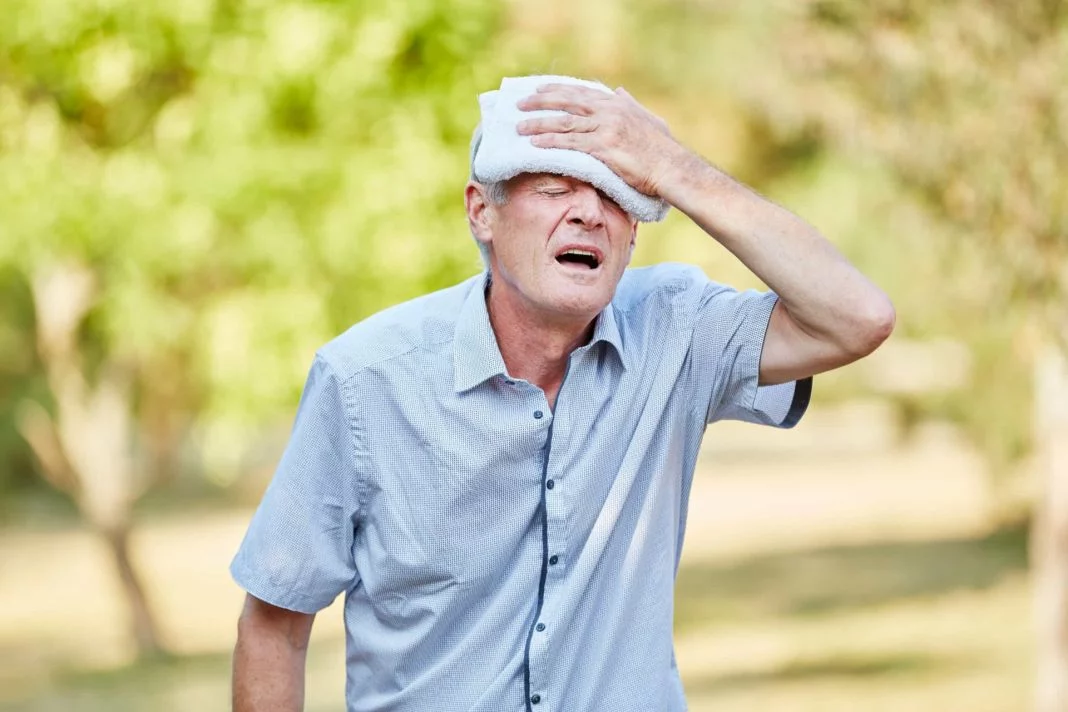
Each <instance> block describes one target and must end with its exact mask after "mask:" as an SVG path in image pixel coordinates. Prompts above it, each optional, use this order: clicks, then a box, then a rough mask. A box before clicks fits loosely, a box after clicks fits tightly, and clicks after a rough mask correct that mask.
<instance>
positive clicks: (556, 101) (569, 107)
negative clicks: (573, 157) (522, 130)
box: [516, 84, 614, 116]
mask: <svg viewBox="0 0 1068 712" xmlns="http://www.w3.org/2000/svg"><path fill="white" fill-rule="evenodd" d="M613 98H614V97H613V96H612V95H611V94H605V93H604V92H603V91H598V90H596V89H590V88H589V87H576V86H570V85H567V84H542V85H541V86H539V87H538V90H537V92H536V93H534V94H531V95H530V96H528V97H525V98H523V99H520V100H519V101H518V102H517V103H516V106H517V107H518V108H519V109H520V110H521V111H536V110H538V109H556V110H558V111H566V112H568V113H569V114H576V115H578V116H590V115H592V114H593V112H594V110H595V108H596V107H595V105H596V104H597V103H598V102H599V101H603V100H605V99H613Z"/></svg>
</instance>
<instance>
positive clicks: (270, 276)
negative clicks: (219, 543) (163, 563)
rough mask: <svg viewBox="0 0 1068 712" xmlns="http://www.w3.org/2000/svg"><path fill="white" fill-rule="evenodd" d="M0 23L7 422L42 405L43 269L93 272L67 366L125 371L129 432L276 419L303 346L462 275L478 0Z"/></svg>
mask: <svg viewBox="0 0 1068 712" xmlns="http://www.w3.org/2000/svg"><path fill="white" fill-rule="evenodd" d="M4 14H5V16H6V17H8V18H16V21H14V22H10V21H8V22H3V23H0V216H2V217H0V274H2V275H3V280H2V281H3V285H2V287H3V293H4V295H5V307H7V309H8V310H10V311H12V312H13V314H12V315H11V318H10V319H8V318H6V317H7V315H5V319H4V322H3V326H2V328H0V350H2V351H0V363H2V364H4V366H3V369H2V373H0V380H2V385H0V389H2V390H0V393H2V394H3V397H4V398H3V401H4V409H3V413H0V417H2V418H3V419H4V422H5V423H6V424H7V425H10V424H11V423H12V420H13V417H14V416H13V412H14V408H15V407H16V405H17V403H18V401H19V400H21V399H22V398H23V397H25V396H27V395H28V394H31V393H32V394H33V395H35V396H37V397H40V396H41V395H43V393H42V391H43V388H42V387H41V376H40V374H41V367H40V364H39V363H37V361H36V359H35V358H34V357H33V356H32V353H33V345H34V327H33V317H32V314H33V309H32V303H31V302H30V300H29V299H28V296H27V295H28V294H29V285H30V283H31V282H32V280H33V278H34V275H36V274H39V273H41V272H42V271H43V270H47V269H49V267H50V266H51V265H55V264H65V263H77V264H83V265H86V266H88V267H89V268H90V269H91V270H92V273H93V276H94V278H95V285H96V289H95V297H94V301H93V306H92V308H91V310H90V311H89V313H88V315H87V317H86V319H85V321H84V323H83V324H82V326H81V328H80V330H79V344H78V347H79V351H80V354H81V357H82V360H83V362H84V364H85V369H86V372H87V374H88V376H89V377H90V380H91V379H92V374H93V373H95V372H96V371H97V369H99V368H101V367H103V366H104V365H107V366H109V367H116V366H117V367H119V368H121V369H122V370H124V371H126V372H128V373H129V374H131V375H132V376H133V378H134V381H135V391H134V399H135V400H134V402H133V403H131V407H132V408H134V409H135V410H136V411H137V412H138V413H139V414H140V416H139V417H140V419H141V424H142V426H143V428H142V429H143V430H145V432H144V433H142V435H145V436H146V437H147V436H151V435H152V434H153V433H154V434H155V436H159V437H163V438H165V439H166V438H175V437H178V436H179V435H180V434H181V432H182V431H183V429H185V428H188V427H189V426H190V424H191V422H192V416H193V415H198V416H202V417H201V418H200V424H201V427H207V428H209V429H210V428H211V427H215V426H214V425H213V424H216V425H218V427H221V428H223V429H224V430H226V432H230V431H232V430H233V429H234V423H239V424H254V423H258V422H263V421H265V420H270V419H271V418H272V417H278V416H282V415H284V414H287V413H288V412H289V411H290V410H291V408H292V404H293V402H294V401H295V399H296V396H297V395H298V394H299V388H300V385H301V383H302V381H303V378H304V375H305V373H306V369H307V367H308V364H309V363H310V360H311V356H312V352H313V350H314V349H315V348H316V347H317V346H318V345H319V344H321V343H322V342H323V341H325V340H326V339H328V338H330V337H331V336H333V335H334V334H337V333H339V332H340V331H342V330H343V329H344V328H346V327H347V326H348V325H349V324H351V323H353V322H355V321H357V320H359V319H360V318H362V317H363V316H366V315H367V314H368V313H371V312H373V311H375V310H377V309H380V308H382V307H384V306H386V305H388V304H391V303H394V302H396V301H399V300H401V299H404V298H407V297H410V296H414V295H415V294H418V293H421V292H425V291H429V290H431V289H435V288H439V287H442V286H445V285H446V284H450V283H453V282H455V281H457V280H458V279H461V278H463V277H465V276H467V275H469V274H472V273H474V272H475V271H477V270H478V269H479V268H480V263H479V260H478V254H477V250H475V248H474V245H473V243H472V242H471V241H470V237H469V236H467V234H466V226H465V222H464V219H463V213H462V200H461V195H462V189H463V184H464V181H465V179H466V175H467V170H466V167H467V159H466V154H467V151H466V146H467V142H468V139H469V136H470V130H471V128H472V127H473V125H474V123H475V121H476V119H477V102H476V101H475V97H476V96H477V93H478V92H479V91H483V90H485V89H486V88H488V87H490V86H491V85H492V84H494V83H495V82H496V81H498V80H499V77H500V75H501V73H502V72H503V71H507V69H508V66H509V61H510V59H509V57H510V54H509V52H508V48H507V47H504V46H502V45H501V43H500V27H501V23H502V16H501V10H500V9H499V7H498V5H497V4H495V3H488V2H479V1H477V0H446V1H444V2H429V1H424V0H407V1H405V2H389V3H344V2H293V3H267V2H257V1H256V0H248V1H239V0H191V1H190V2H181V3H171V2H163V1H162V0H149V1H148V2H142V1H140V0H138V1H136V2H134V1H133V0H128V1H127V0H112V1H110V2H104V3H66V2H59V1H58V0H52V1H47V2H38V1H36V0H34V1H33V2H30V1H29V0H12V1H11V2H7V3H5V7H4ZM11 295H14V296H13V297H12V299H13V301H8V299H7V297H9V296H11ZM33 383H36V384H37V385H36V386H34V385H29V386H27V385H26V384H33ZM16 384H18V385H17V386H16ZM46 402H47V399H46ZM160 414H169V415H160ZM153 418H155V421H154V422H155V424H156V425H157V426H159V427H153V426H152V423H149V422H148V421H151V420H152V419H153ZM163 421H168V422H166V423H164V422H163ZM227 423H228V425H227ZM7 425H5V427H4V432H5V440H4V447H5V448H9V447H13V443H14V442H15V439H14V438H13V437H12V438H7V435H6V433H13V428H9V427H7ZM227 428H228V430H227ZM9 440H10V442H8V441H9ZM238 446H239V445H238V444H237V443H235V444H234V447H238ZM18 447H21V446H18ZM19 451H20V452H24V451H22V450H19ZM7 452H12V451H11V450H7ZM20 457H21V456H20ZM4 459H5V460H7V461H8V462H9V463H11V460H10V459H9V458H7V457H6V456H5V457H4Z"/></svg>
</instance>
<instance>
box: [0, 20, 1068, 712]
mask: <svg viewBox="0 0 1068 712" xmlns="http://www.w3.org/2000/svg"><path fill="white" fill-rule="evenodd" d="M532 73H556V74H568V75H574V76H582V77H589V78H594V79H598V80H600V81H603V82H604V83H605V84H607V85H609V86H612V87H617V86H623V87H625V88H626V89H627V90H628V91H629V92H630V93H631V94H632V95H633V96H634V97H636V98H637V99H638V100H639V101H641V102H642V103H643V104H644V105H645V106H647V107H648V108H649V109H650V110H651V111H653V112H655V113H656V114H657V115H659V116H660V117H662V118H663V119H664V120H665V121H666V122H667V124H668V125H669V127H670V129H671V132H672V134H673V135H674V136H675V137H676V138H677V139H679V140H680V141H681V142H683V143H685V144H686V145H688V146H690V147H691V148H693V149H695V150H696V151H698V152H699V153H701V154H702V155H703V156H705V157H706V158H707V159H708V160H709V161H710V162H712V163H714V164H716V165H717V166H719V167H721V168H722V169H723V170H725V171H727V172H728V173H730V174H731V175H733V176H735V177H736V178H737V179H739V180H741V181H744V182H745V183H747V184H748V185H750V186H752V187H753V188H754V189H756V190H757V191H759V192H760V193H761V194H763V195H765V196H768V197H769V198H771V199H772V200H774V201H776V202H778V203H780V204H782V205H784V206H786V207H788V208H790V209H791V210H792V211H794V212H796V213H797V214H799V215H801V216H802V217H804V218H805V219H806V220H807V221H809V222H810V223H812V224H813V225H815V226H816V227H818V228H819V230H820V231H821V232H822V233H823V234H825V235H826V236H828V237H829V238H830V239H831V240H832V241H833V242H834V243H835V244H836V245H837V246H838V247H839V249H840V250H841V251H842V252H843V253H844V254H846V255H847V256H848V258H849V259H850V260H852V261H853V262H854V263H855V264H856V265H857V266H858V267H859V268H860V269H861V270H862V271H863V272H864V273H865V274H867V275H869V276H870V277H871V278H872V280H873V281H875V282H876V283H878V284H879V285H880V286H881V287H882V288H883V289H884V290H885V291H886V292H887V293H888V294H889V295H890V297H891V298H892V300H893V303H894V306H895V308H896V312H897V325H896V329H895V330H894V333H893V336H892V337H891V338H890V339H889V340H888V341H887V342H886V343H885V344H884V345H883V347H882V348H880V349H879V350H878V351H877V352H876V353H875V354H873V355H872V356H871V357H869V358H867V359H864V360H862V361H859V362H857V363H856V364H853V365H851V366H847V367H845V368H842V369H840V370H838V371H835V372H833V373H830V374H827V375H824V376H817V377H816V379H815V385H814V388H813V402H812V405H811V407H810V409H809V412H808V413H807V414H806V416H805V418H804V419H803V420H802V421H801V423H800V424H799V425H798V426H797V427H796V428H795V429H792V430H785V431H783V430H775V429H772V428H758V427H755V426H752V425H746V424H740V423H718V424H715V425H713V426H711V427H710V428H709V429H708V431H707V435H706V438H705V440H704V442H703V445H702V449H701V452H700V455H699V458H698V470H697V475H696V477H695V480H694V485H693V491H692V493H691V498H690V508H689V518H688V521H687V530H686V539H685V545H684V549H683V553H682V559H681V564H680V566H679V570H678V575H677V585H676V597H675V609H674V621H675V624H674V625H675V652H676V658H677V662H678V666H679V669H680V671H681V674H682V679H683V683H684V687H685V689H686V694H687V698H688V700H689V705H690V709H692V710H694V712H701V711H704V710H715V711H717V712H731V711H742V710H745V711H747V712H748V711H752V710H761V711H769V712H777V711H782V712H806V711H809V710H813V711H815V710H818V711H821V712H824V711H835V710H841V711H853V710H860V709H863V710H873V711H894V712H900V711H906V710H907V711H909V712H913V711H915V712H921V711H925V710H936V711H938V712H944V711H945V710H968V711H969V712H1012V711H1018V710H1036V711H1037V712H1055V711H1063V710H1068V366H1066V363H1068V360H1066V354H1068V177H1066V176H1068V170H1066V169H1065V167H1066V166H1068V4H1065V3H1062V2H1056V1H1053V2H1050V1H1048V0H1019V1H1018V2H1011V3H1010V2H1001V1H999V0H945V1H938V2H917V1H912V0H872V1H871V2H850V1H849V0H790V1H787V0H753V1H752V2H745V3H742V2H726V1H721V0H587V1H586V2H581V3H580V2H565V1H563V0H541V1H540V2H520V1H519V0H508V1H505V2H495V1H493V0H391V1H380V2H365V1H363V0H357V1H355V2H328V1H326V0H321V1H309V2H283V1H281V0H278V1H276V0H184V1H182V2H163V1H162V0H80V1H71V0H6V1H5V2H4V3H3V6H2V8H0V709H2V710H8V711H11V712H15V711H19V712H31V711H32V712H51V711H56V712H59V711H63V712H67V711H73V710H77V711H79V712H98V711H99V712H103V711H104V710H107V711H108V712H125V711H126V710H130V711H133V710H138V711H141V710H151V711H153V712H156V711H159V712H169V711H174V712H178V711H179V710H181V711H187V710H197V711H198V712H215V711H221V710H228V709H230V672H231V654H232V650H233V646H234V641H235V635H236V625H237V619H238V615H239V612H240V610H241V605H242V602H243V600H244V592H243V591H242V590H241V589H240V588H239V587H238V586H237V585H236V584H235V583H234V582H233V581H232V580H231V578H230V575H229V573H228V565H229V563H230V560H231V559H232V557H233V556H234V553H235V551H236V550H237V547H238V545H239V543H240V541H241V538H242V536H243V534H244V532H245V529H246V527H247V526H248V522H249V519H250V517H251V515H252V512H253V510H254V508H255V507H256V505H257V503H258V502H259V501H260V497H261V496H262V494H263V492H264V489H265V487H266V486H267V483H268V482H269V481H270V478H271V476H272V473H273V471H274V468H275V465H276V464H277V462H278V459H279V457H280V454H281V452H282V449H283V448H284V446H285V443H286V440H287V437H288V434H289V429H290V426H291V423H292V418H293V414H294V411H295V408H296V406H297V402H298V400H299V398H300V394H301V387H302V385H303V383H304V379H305V377H306V376H307V373H308V367H309V365H310V363H311V361H312V358H313V355H314V353H315V351H316V349H317V348H318V347H319V346H320V345H322V344H323V343H325V342H326V341H328V340H330V339H331V338H333V337H334V336H335V335H337V334H339V333H341V332H342V331H344V330H345V329H346V328H348V327H349V326H350V325H351V324H353V323H356V322H358V321H360V320H362V319H364V318H365V317H367V316H369V315H371V314H373V313H375V312H377V311H379V310H381V309H383V308H385V307H387V306H390V305H392V304H395V303H398V302H401V301H404V300H407V299H411V298H413V297H416V296H418V295H421V294H425V293H427V292H431V291H434V290H437V289H440V288H444V287H447V286H450V285H453V284H456V283H458V282H460V281H461V280H464V279H466V278H468V277H470V276H472V275H474V274H477V273H478V272H479V271H480V270H481V269H482V263H481V261H480V258H479V254H478V250H477V249H476V246H475V244H474V243H473V241H472V239H471V236H470V234H469V232H468V226H467V222H466V219H465V215H464V207H463V190H464V185H465V183H466V181H467V178H468V170H469V164H468V160H469V159H468V143H469V141H470V137H471V131H472V129H473V127H474V126H475V124H476V122H477V121H478V115H479V114H478V102H477V97H478V94H479V93H480V92H483V91H487V90H490V89H494V88H496V87H497V85H498V84H499V83H500V80H501V78H502V77H506V76H513V75H518V74H532ZM664 261H674V262H687V263H691V264H695V265H698V266H700V267H701V268H702V269H703V270H704V271H705V272H706V273H707V274H708V275H709V276H710V277H711V278H712V279H714V280H716V281H719V282H724V283H727V284H731V285H734V286H736V287H738V288H748V287H757V288H759V287H761V286H762V285H761V284H760V283H759V282H758V281H757V279H756V278H755V277H754V276H753V275H752V274H750V273H749V271H748V270H747V269H746V268H745V267H744V266H743V265H741V264H740V263H739V262H738V261H737V260H736V259H735V258H734V257H733V256H732V255H731V254H729V253H728V252H727V251H726V250H725V249H724V248H723V247H721V246H720V245H719V244H718V243H717V242H716V241H715V240H714V239H712V238H710V237H709V236H707V235H705V234H704V233H702V232H701V231H700V230H699V229H698V228H697V227H696V226H695V225H694V224H693V223H692V222H690V221H689V220H688V219H687V218H686V217H685V216H683V215H681V214H680V213H679V211H677V210H675V211H672V212H671V213H670V214H669V216H668V218H667V219H666V220H665V221H664V222H661V223H653V224H648V225H642V226H641V228H640V229H639V236H638V241H637V249H636V252H635V256H634V260H633V264H634V265H636V266H640V265H648V264H652V263H657V262H664ZM344 641H345V637H344V630H343V625H342V618H341V601H340V599H339V600H338V601H336V602H335V604H334V605H333V606H331V607H330V608H328V609H326V610H325V611H323V612H321V613H320V614H319V615H318V617H317V620H316V624H315V628H314V631H313V634H312V642H311V646H310V649H309V652H308V678H307V686H306V700H307V701H306V709H308V710H309V711H313V712H325V711H326V710H341V709H344V706H345V702H344V685H345V660H344Z"/></svg>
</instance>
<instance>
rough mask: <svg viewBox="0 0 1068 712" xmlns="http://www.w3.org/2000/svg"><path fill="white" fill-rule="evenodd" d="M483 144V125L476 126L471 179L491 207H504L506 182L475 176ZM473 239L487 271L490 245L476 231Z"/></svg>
mask: <svg viewBox="0 0 1068 712" xmlns="http://www.w3.org/2000/svg"><path fill="white" fill-rule="evenodd" d="M481 143H482V124H481V123H479V124H478V125H477V126H475V131H474V133H472V134H471V173H470V175H469V179H470V180H472V181H474V182H475V183H478V184H479V185H481V186H482V188H483V191H482V194H483V195H485V196H486V200H487V201H488V202H489V203H490V204H491V205H504V204H505V203H507V202H508V186H507V184H506V183H505V182H504V181H495V182H492V183H484V182H482V181H480V180H479V179H478V176H477V175H475V154H477V153H478V146H479V144H481ZM471 237H472V238H474V240H475V244H476V245H478V251H479V254H481V255H482V264H483V265H484V266H485V267H486V269H487V270H489V268H490V255H489V251H490V248H489V245H487V244H486V243H484V242H482V241H481V240H479V239H478V238H477V237H475V232H474V229H472V230H471Z"/></svg>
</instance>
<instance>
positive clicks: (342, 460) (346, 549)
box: [230, 357, 359, 613]
mask: <svg viewBox="0 0 1068 712" xmlns="http://www.w3.org/2000/svg"><path fill="white" fill-rule="evenodd" d="M355 442H356V422H355V420H354V418H353V414H351V413H350V412H349V408H348V407H347V406H346V399H345V395H344V392H343V389H342V384H341V383H339V381H338V378H337V375H336V374H335V373H334V371H333V369H332V368H331V367H330V365H329V364H328V363H327V362H326V361H325V360H324V359H323V358H322V357H316V360H315V362H314V364H313V365H312V368H311V372H310V373H309V374H308V380H307V382H306V384H305V386H304V393H303V395H302V396H301V399H300V405H299V406H298V408H297V416H296V420H295V422H294V424H293V432H292V433H291V435H290V438H289V442H288V444H287V445H286V449H285V452H284V453H283V455H282V459H281V461H280V462H279V464H278V469H277V470H276V471H275V473H274V477H273V478H272V480H271V483H270V485H268V487H267V491H266V492H265V493H264V495H263V499H262V501H261V502H260V505H259V508H258V509H257V510H256V513H255V514H254V515H253V517H252V522H251V524H250V525H249V528H248V532H247V533H246V534H245V538H244V541H242V543H241V547H240V548H239V549H238V552H237V555H236V556H235V557H234V560H233V562H232V563H231V565H230V573H231V575H232V576H233V578H234V580H235V581H236V582H237V583H238V584H239V585H240V586H241V587H242V588H244V589H245V590H246V591H248V592H249V593H250V594H252V595H253V596H255V597H256V598H259V599H261V600H263V601H266V602H267V603H271V604H273V605H275V606H279V607H281V608H286V609H289V610H293V611H299V612H301V613H315V612H317V611H319V610H321V609H323V608H325V607H326V606H328V605H330V603H331V602H332V601H333V600H334V599H335V598H336V597H337V595H338V594H339V593H341V592H342V591H346V590H348V589H349V588H350V587H352V586H353V585H354V584H355V583H356V582H357V581H358V574H357V571H356V565H355V562H354V559H353V551H352V546H353V539H354V537H355V531H356V527H357V524H358V506H357V503H358V501H359V497H358V482H359V477H358V473H357V468H356V464H355V463H356V456H355Z"/></svg>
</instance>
